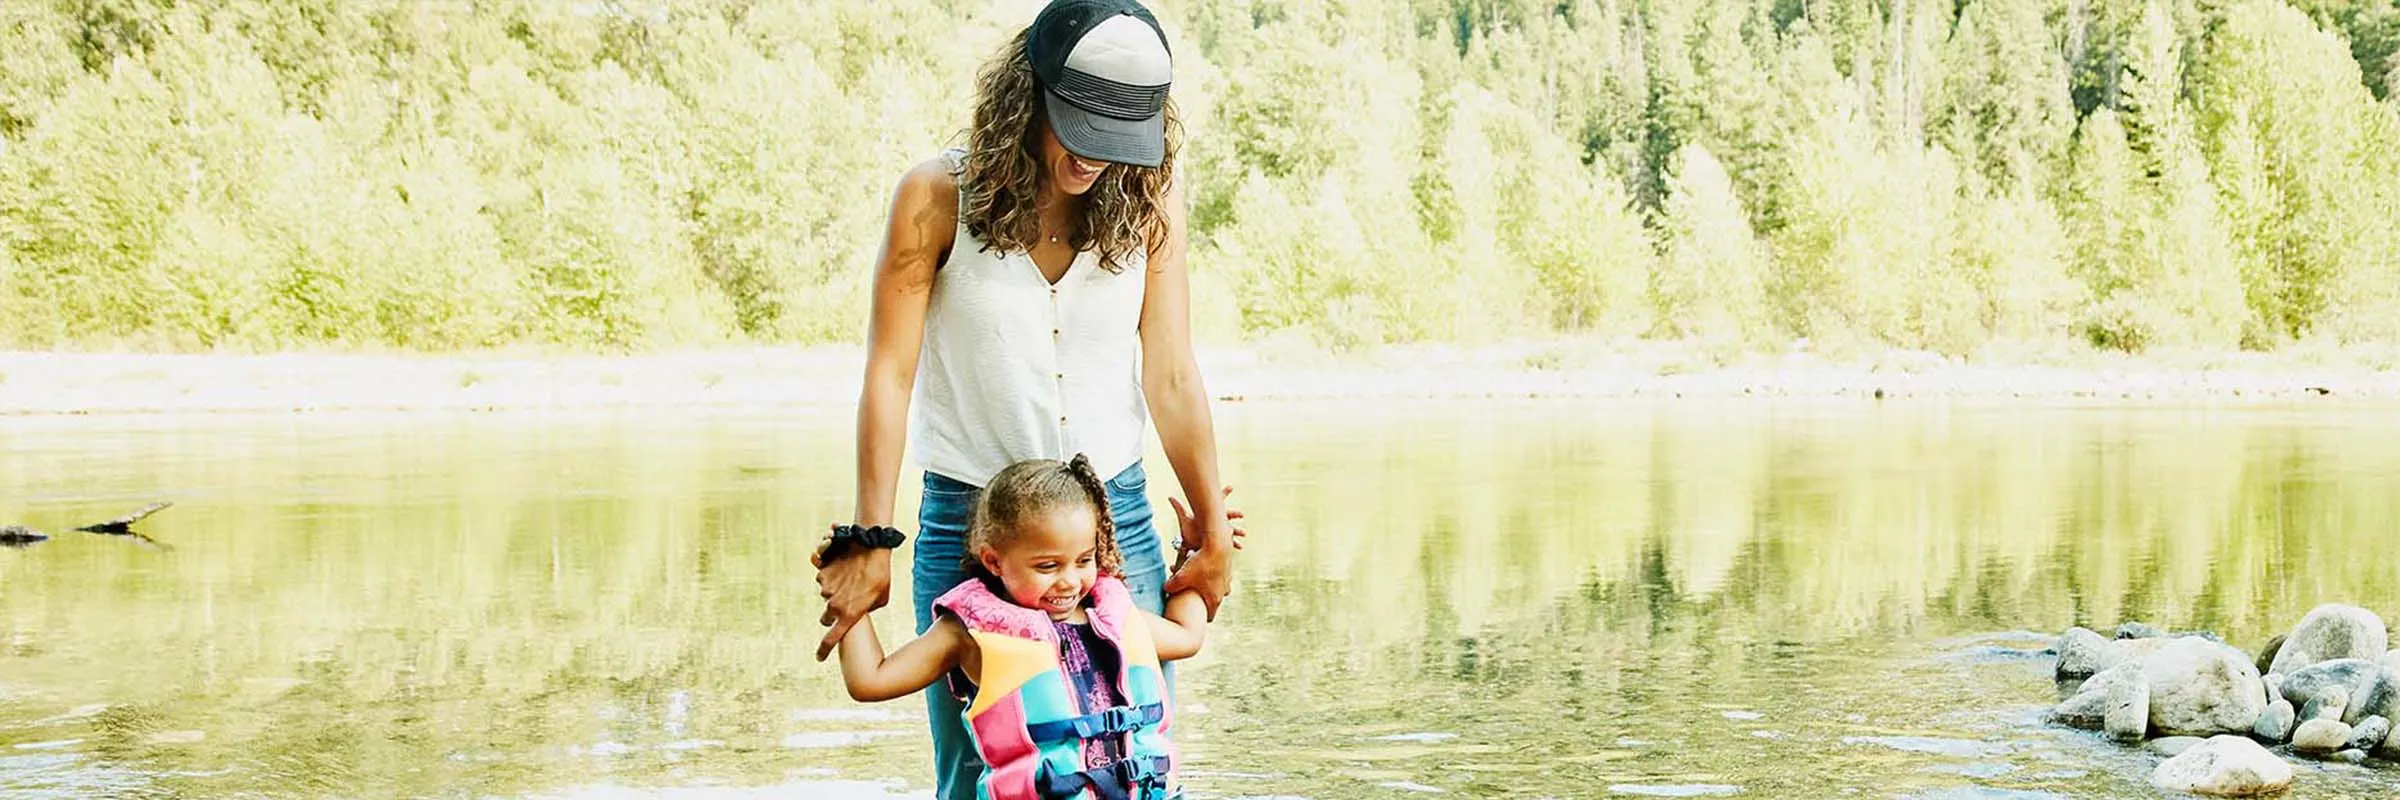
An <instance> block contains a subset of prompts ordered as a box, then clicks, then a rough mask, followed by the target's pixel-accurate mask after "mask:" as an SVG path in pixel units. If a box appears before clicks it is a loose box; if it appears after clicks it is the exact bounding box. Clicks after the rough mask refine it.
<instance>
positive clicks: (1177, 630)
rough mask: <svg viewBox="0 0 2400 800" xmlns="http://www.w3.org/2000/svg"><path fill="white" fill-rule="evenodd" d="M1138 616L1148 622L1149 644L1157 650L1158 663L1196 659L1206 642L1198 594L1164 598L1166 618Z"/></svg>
mask: <svg viewBox="0 0 2400 800" xmlns="http://www.w3.org/2000/svg"><path fill="white" fill-rule="evenodd" d="M1142 616H1145V617H1148V618H1150V641H1151V643H1153V644H1155V645H1156V646H1157V647H1158V660H1160V661H1180V660H1182V659H1186V658H1191V657H1192V656H1196V655H1199V654H1200V645H1202V644H1205V643H1207V642H1208V608H1207V604H1205V603H1203V602H1201V600H1200V593H1199V592H1189V591H1187V592H1176V593H1175V594H1172V595H1168V596H1167V615H1166V616H1163V617H1162V616H1159V615H1156V614H1143V615H1142Z"/></svg>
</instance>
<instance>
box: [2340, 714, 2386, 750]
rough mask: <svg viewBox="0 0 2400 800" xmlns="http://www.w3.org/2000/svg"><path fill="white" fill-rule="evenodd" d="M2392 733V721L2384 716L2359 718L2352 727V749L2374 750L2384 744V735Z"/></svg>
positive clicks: (2350, 743)
mask: <svg viewBox="0 0 2400 800" xmlns="http://www.w3.org/2000/svg"><path fill="white" fill-rule="evenodd" d="M2391 734H2392V721H2391V720H2388V719H2384V718H2382V717H2368V718H2366V719H2363V720H2359V722H2358V724H2357V725H2356V726H2353V727H2352V728H2351V729H2350V742H2349V745H2350V749H2352V750H2373V749H2375V748H2377V747H2381V746H2383V740H2384V737H2387V736H2390V735H2391Z"/></svg>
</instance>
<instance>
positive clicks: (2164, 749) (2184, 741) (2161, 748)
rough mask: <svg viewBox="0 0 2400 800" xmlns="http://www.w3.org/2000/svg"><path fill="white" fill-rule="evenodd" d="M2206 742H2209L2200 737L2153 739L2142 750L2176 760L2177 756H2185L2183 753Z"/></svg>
mask: <svg viewBox="0 0 2400 800" xmlns="http://www.w3.org/2000/svg"><path fill="white" fill-rule="evenodd" d="M2205 741H2208V740H2207V739H2202V738H2200V737H2198V736H2168V737H2164V738H2159V739H2152V740H2150V743H2149V744H2146V745H2143V746H2142V748H2143V749H2145V750H2149V751H2150V752H2153V753H2157V754H2159V755H2162V756H2166V757H2168V758H2174V757H2176V756H2179V755H2183V751H2185V750H2190V749H2192V747H2193V746H2194V745H2197V744H2199V743H2201V742H2205Z"/></svg>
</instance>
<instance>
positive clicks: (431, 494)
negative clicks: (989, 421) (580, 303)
mask: <svg viewBox="0 0 2400 800" xmlns="http://www.w3.org/2000/svg"><path fill="white" fill-rule="evenodd" d="M1219 413H1220V423H1219V424H1220V428H1221V432H1220V434H1221V435H1220V438H1221V449H1222V451H1223V453H1224V454H1225V456H1224V458H1225V461H1226V470H1227V472H1228V476H1229V478H1230V480H1231V481H1232V482H1233V483H1234V484H1235V486H1236V487H1237V488H1236V493H1235V499H1236V504H1237V505H1238V506H1239V507H1241V508H1243V509H1244V510H1246V511H1247V512H1248V513H1249V514H1250V516H1251V518H1252V520H1253V528H1254V533H1253V536H1252V541H1251V543H1250V546H1249V550H1248V551H1247V552H1246V553H1245V555H1244V557H1243V561H1242V574H1241V584H1240V588H1239V590H1238V593H1237V595H1236V596H1235V597H1234V600H1233V603H1232V604H1231V605H1229V606H1228V607H1227V610H1226V612H1225V614H1224V616H1223V617H1222V618H1220V625H1218V626H1217V627H1216V628H1215V629H1214V630H1213V631H1212V634H1211V636H1212V639H1211V641H1210V644H1209V650H1208V652H1207V653H1205V654H1204V655H1203V656H1202V657H1201V658H1199V659H1198V660H1196V661H1193V662H1189V663H1187V665H1186V666H1184V667H1183V668H1182V671H1181V672H1180V673H1179V676H1180V681H1181V683H1180V684H1179V687H1178V690H1179V694H1180V697H1181V700H1182V703H1183V707H1182V716H1181V717H1179V718H1178V720H1177V726H1178V737H1177V738H1178V740H1179V741H1180V742H1181V744H1182V745H1183V748H1184V752H1185V755H1186V756H1187V774H1186V779H1185V783H1186V785H1187V786H1188V787H1189V789H1190V791H1191V794H1192V796H1193V797H1194V798H1196V800H1205V799H1206V798H1237V797H1250V798H1269V797H1275V798H1368V797H1417V796H1445V795H1448V796H1466V797H1529V798H1530V797H1557V798H1569V797H1598V796H1611V795H1617V796H1627V797H1644V796H1663V797H1718V796H1740V797H1836V796H1857V797H1888V798H1926V799H1927V800H1937V799H1938V800H2014V799H2017V798H2052V797H2069V798H2083V797H2147V796H2160V793H2158V792H2155V791H2153V790H2151V789H2149V788H2148V783H2147V778H2148V774H2149V771H2150V768H2151V766H2152V765H2154V764H2155V763H2156V761H2157V758H2156V757H2155V756H2151V755H2147V754H2145V753H2143V752H2141V751H2140V750H2138V749H2129V748H2123V747H2120V746H2117V745H2113V744H2108V743H2105V742H2103V741H2102V740H2101V738H2100V737H2099V736H2098V735H2097V734H2092V733H2086V732H2082V731H2074V730H2067V729H2062V728H2057V727H2054V726H2049V725H2045V724H2043V723H2042V721H2041V719H2040V715H2041V712H2042V710H2043V709H2044V708H2046V707H2047V706H2048V704H2050V703H2052V702H2054V701H2055V700H2056V689H2055V687H2054V685H2053V684H2052V683H2051V681H2050V679H2049V671H2050V664H2049V662H2048V661H2047V660H2046V659H2045V657H2044V656H2042V654H2041V653H2040V652H2039V651H2040V650H2041V649H2042V648H2044V647H2046V646H2048V645H2049V644H2050V638H2051V637H2053V636H2055V634H2056V633H2057V631H2059V630H2061V629H2063V628H2065V627H2067V626H2068V625H2073V624H2085V625H2089V626H2092V627H2095V628H2099V629H2102V630H2108V629H2111V628H2113V627H2114V626H2115V625H2116V623H2118V622H2119V621H2122V620H2131V619H2138V620H2142V621H2147V622H2151V623H2153V624H2158V625H2161V626H2166V627H2170V628H2174V629H2177V630H2185V629H2205V630H2212V631H2216V632H2218V633H2220V634H2222V635H2224V636H2225V637H2226V638H2227V639H2228V640H2229V641H2230V642H2232V643H2234V644H2236V645H2239V646H2242V647H2245V648H2251V649H2254V648H2256V647H2257V646H2258V645H2259V644H2260V643H2262V642H2263V641H2264V640H2265V639H2266V638H2267V637H2269V636H2271V635H2273V634H2274V633H2278V632H2282V631H2283V630H2285V629H2287V628H2289V627H2290V626H2291V625H2292V624H2293V623H2295V622H2297V621H2298V619H2299V618H2300V616H2301V615H2302V614H2304V613H2306V612H2307V610H2308V609H2309V608H2311V607H2313V606H2314V605H2316V604H2318V603H2320V602H2327V601H2343V602H2351V603H2356V604H2359V605H2363V606H2366V607H2367V608H2370V609H2374V610H2376V611H2378V612H2380V613H2382V614H2384V615H2385V616H2386V617H2387V618H2390V617H2393V616H2394V615H2395V614H2400V553H2396V552H2395V548H2400V407H2366V406H2356V407H2351V406H2345V407H2341V408H2330V409H2329V408H2301V407H2277V406H2249V407H2243V408H2228V407H2215V408H2204V407H2156V408H2136V407H2101V408H2094V407H2083V408H2071V409H2069V408H2045V407H2039V406H2033V405H2023V404H1993V403H1982V404H1935V403H1899V404H1884V405H1881V406H1877V405H1871V404H1867V403H1863V402H1861V403H1850V402H1782V403H1770V402H1747V403H1745V402H1724V403H1715V402H1710V403H1685V404H1647V403H1639V402H1604V403H1592V402H1573V403H1569V402H1528V403H1422V404H1407V405H1395V404H1385V405H1381V406H1377V407H1374V408H1372V409H1366V410H1362V409H1361V408H1359V407H1356V406H1353V405H1343V404H1333V403H1258V404H1231V405H1227V406H1225V407H1223V408H1222V409H1221V410H1220V412H1219ZM849 431H850V419H849V417H848V415H847V413H846V411H845V410H842V409H825V410H800V411H794V412H790V413H775V414H754V413H739V414H736V413H710V414H678V413H674V412H666V411H642V412H635V413H625V414H602V413H585V414H570V413H545V414H515V413H501V414H480V415H470V414H460V415H445V414H413V415H370V414H328V415H307V416H289V415H271V416H206V417H183V416H157V417H141V416H132V417H117V418H90V419H78V418H20V419H7V420H0V524H5V523H25V524H29V525H33V526H35V527H39V528H42V529H45V530H48V531H51V532H52V533H54V534H56V535H57V536H58V538H56V539H54V540H52V541H49V542H45V543H41V544H38V545H34V546H32V547H27V548H22V549H0V797H8V798H17V797H24V798H84V797H141V798H152V797H154V798H185V797H190V798H204V797H205V798H213V797H277V798H281V797H294V798H302V797H305V798H336V797H339V798H350V797H473V798H575V799H576V800H587V799H591V798H709V799H712V800H713V799H714V798H749V797H810V798H834V799H836V800H852V799H854V798H862V799H863V798H877V799H879V800H880V799H881V798H893V797H924V796H927V794H928V788H929V786H928V776H929V775H930V770H929V768H928V766H927V764H928V759H929V756H928V753H929V746H928V744H927V741H926V739H925V735H924V732H923V728H922V725H923V710H922V706H921V705H920V704H918V703H915V702H913V701H902V702H894V703H887V704H880V705H874V706H862V705H858V704H854V703H851V702H849V701H848V700H847V699H846V698H845V697H844V696H843V693H842V690H841V686H840V681H839V678H838V674H837V672H836V670H835V668H834V667H833V666H832V665H830V664H819V663H817V662H815V661H814V660H813V659H812V657H811V656H812V652H811V651H812V650H813V646H814V642H815V640H816V637H817V636H818V635H819V633H820V631H821V629H820V628H818V627H817V626H816V619H817V616H818V613H819V611H820V607H819V606H818V604H817V599H816V596H815V592H814V587H813V584H811V582H810V580H809V575H810V570H809V567H808V565H807V554H808V549H809V547H810V545H811V544H812V543H813V540H814V537H815V536H816V535H817V533H818V531H819V530H821V528H822V526H823V525H824V524H825V523H826V522H827V521H829V520H831V519H834V518H835V517H836V516H846V515H847V514H848V509H849V505H850V503H849V500H848V497H849V494H850V491H851V489H850V486H851V484H850V475H849V468H848V465H849V459H850V456H849V453H850V447H849V444H848V435H849ZM1149 464H1150V469H1151V491H1152V494H1153V495H1154V496H1155V497H1157V498H1159V499H1160V500H1161V502H1162V503H1163V499H1164V498H1165V497H1166V496H1167V495H1169V494H1171V493H1173V492H1174V491H1175V489H1174V481H1173V479H1172V477H1171V473H1170V472H1169V471H1168V469H1167V467H1166V463H1165V461H1164V459H1163V458H1159V457H1156V456H1155V455H1154V457H1153V458H1152V459H1151V460H1150V462H1149ZM914 489H915V481H914V480H913V478H912V479H909V480H907V481H904V488H903V492H902V494H903V500H902V502H901V509H900V511H901V515H902V516H903V518H913V513H914V505H915V504H914V498H913V491H914ZM154 499H155V500H171V501H174V502H175V503H176V505H175V506H174V507H173V508H170V509H168V510H167V511H165V512H162V513H161V514H159V515H158V516H156V517H154V518H152V519H151V520H149V521H148V522H146V523H145V524H144V525H143V527H142V530H144V531H145V532H146V533H148V534H150V535H151V536H153V537H155V538H156V539H157V540H158V542H160V543H161V544H163V545H166V546H167V547H163V548H162V547H150V546H145V545H144V543H141V542H138V541H132V540H127V539H121V538H107V537H99V536H93V535H87V534H73V533H60V531H64V530H66V529H69V528H72V527H74V526H76V525H81V524H84V523H88V522H92V521H97V520H100V519H105V518H108V517H112V516H115V515H117V514H120V513H123V512H126V511H130V510H132V509H134V508H137V507H139V506H141V505H142V504H144V503H146V502H149V501H151V500H154ZM905 574H906V571H905V568H903V569H902V570H901V575H902V576H905ZM905 591H906V586H905V578H904V577H903V584H902V585H900V586H896V587H895V596H896V597H905ZM877 616H878V619H879V621H880V626H881V629H882V631H883V632H884V635H885V638H886V639H887V641H888V640H892V639H895V638H897V637H899V636H900V635H902V634H903V633H905V632H906V630H907V628H908V626H909V620H907V619H906V618H905V617H906V612H905V611H904V610H903V611H900V612H899V613H892V612H885V613H883V614H879V615H877ZM2300 773H2301V777H2300V784H2299V791H2298V792H2297V793H2296V795H2295V796H2303V797H2311V798H2319V797H2333V798H2368V797H2389V796H2392V795H2394V794H2396V793H2400V768H2395V767H2391V766H2387V765H2382V764H2380V763H2377V762H2370V764H2369V765H2368V766H2366V767H2349V766H2335V765H2321V764H2316V763H2313V762H2312V763H2303V764H2301V765H2300Z"/></svg>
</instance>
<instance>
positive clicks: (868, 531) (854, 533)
mask: <svg viewBox="0 0 2400 800" xmlns="http://www.w3.org/2000/svg"><path fill="white" fill-rule="evenodd" d="M905 541H908V535H907V534H903V533H901V532H900V529H898V528H894V527H892V526H889V525H875V526H871V527H861V526H858V525H835V526H833V543H832V544H830V545H827V546H826V547H825V557H824V558H825V560H826V561H828V562H831V561H833V560H835V559H839V558H841V557H842V556H844V555H847V554H848V553H849V552H850V550H851V549H852V548H878V549H883V550H891V549H894V548H897V547H899V546H900V543H901V542H905Z"/></svg>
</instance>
